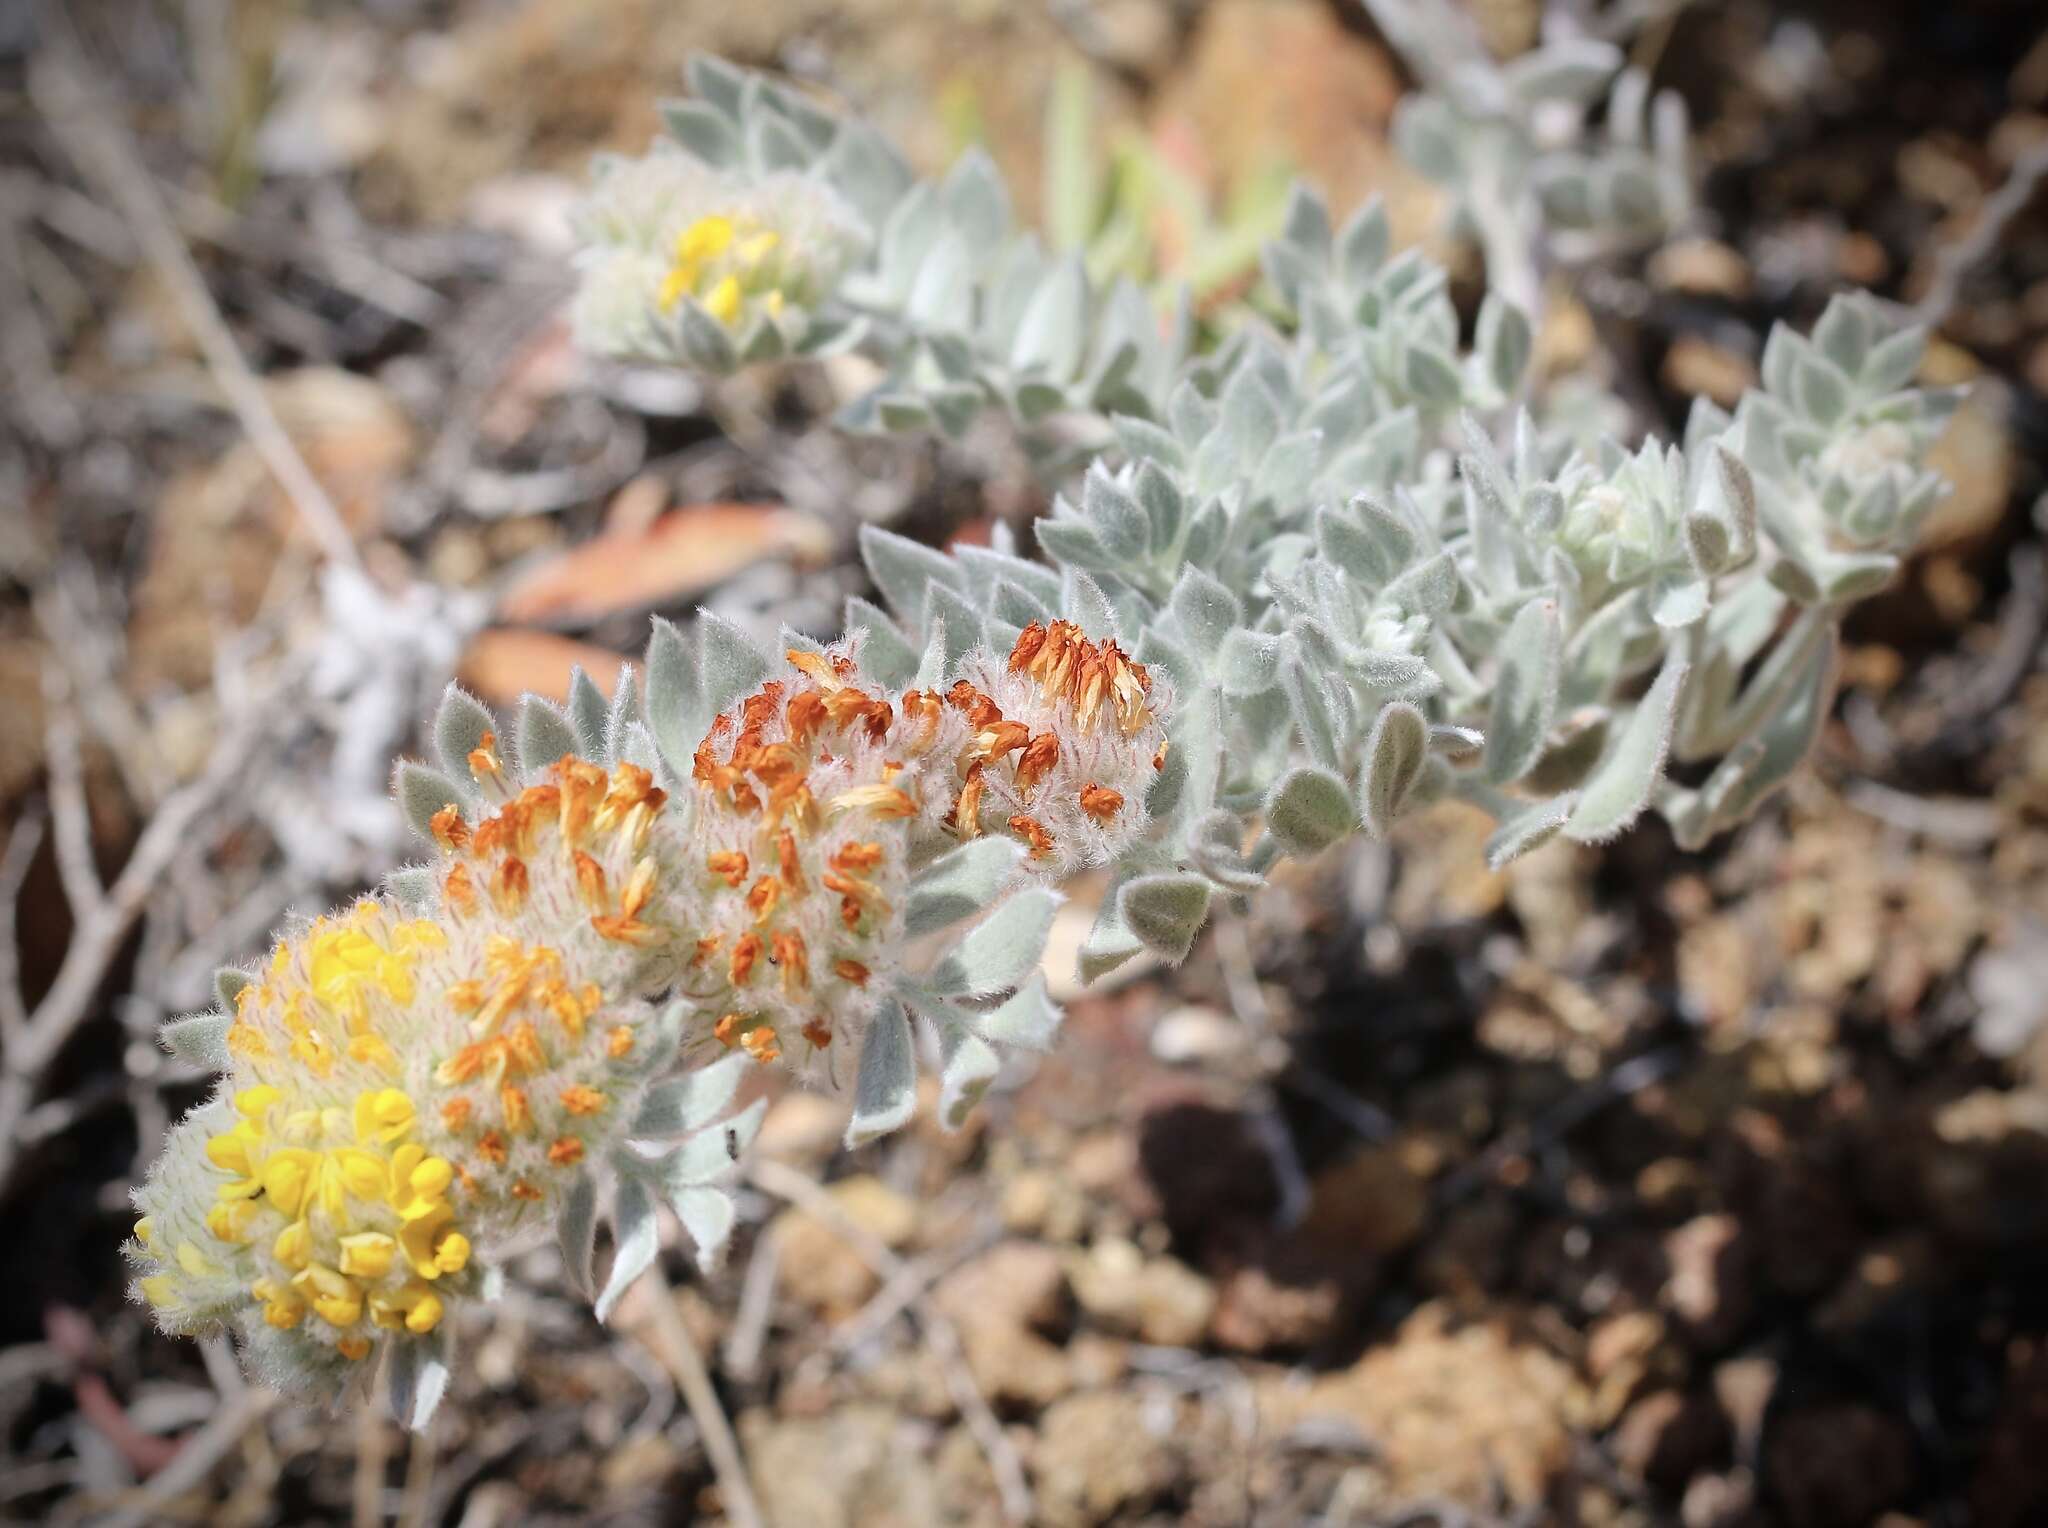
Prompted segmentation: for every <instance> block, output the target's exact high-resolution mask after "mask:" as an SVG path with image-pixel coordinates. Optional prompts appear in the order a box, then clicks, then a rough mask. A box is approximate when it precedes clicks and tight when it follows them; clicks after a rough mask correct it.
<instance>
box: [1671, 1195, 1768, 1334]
mask: <svg viewBox="0 0 2048 1528" xmlns="http://www.w3.org/2000/svg"><path fill="white" fill-rule="evenodd" d="M1664 1256H1665V1259H1666V1261H1667V1262H1668V1264H1669V1265H1670V1269H1671V1273H1670V1276H1669V1277H1668V1278H1667V1279H1666V1280H1665V1283H1664V1290H1663V1297H1662V1298H1663V1303H1664V1306H1665V1308H1666V1309H1667V1310H1669V1311H1670V1312H1671V1313H1672V1314H1673V1315H1674V1316H1676V1317H1677V1318H1678V1319H1679V1321H1680V1322H1681V1323H1682V1324H1683V1325H1684V1326H1685V1328H1686V1329H1687V1331H1688V1333H1689V1334H1690V1335H1691V1336H1692V1337H1693V1339H1694V1340H1695V1341H1696V1342H1698V1343H1700V1344H1701V1345H1702V1346H1704V1347H1719V1346H1720V1345H1721V1344H1723V1343H1725V1342H1726V1341H1728V1340H1729V1339H1730V1338H1732V1337H1733V1336H1734V1335H1735V1334H1736V1332H1737V1331H1739V1330H1740V1329H1741V1327H1742V1324H1743V1323H1744V1322H1745V1321H1747V1320H1748V1319H1749V1311H1750V1306H1751V1303H1752V1293H1751V1279H1750V1272H1749V1257H1748V1249H1747V1247H1746V1246H1745V1245H1744V1242H1743V1238H1742V1227H1741V1226H1740V1224H1739V1223H1738V1222H1737V1221H1736V1219H1735V1217H1734V1216H1733V1215H1700V1216H1697V1217H1695V1218H1694V1219H1692V1220H1688V1221H1687V1222H1686V1223H1685V1224H1684V1225H1682V1226H1680V1227H1678V1229H1676V1230H1675V1231H1672V1232H1671V1233H1670V1234H1669V1235H1667V1236H1666V1237H1665V1238H1664Z"/></svg>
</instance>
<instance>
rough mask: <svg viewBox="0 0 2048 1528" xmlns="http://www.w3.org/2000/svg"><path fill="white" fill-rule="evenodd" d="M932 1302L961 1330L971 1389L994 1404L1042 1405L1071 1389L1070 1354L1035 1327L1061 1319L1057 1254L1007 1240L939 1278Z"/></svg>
mask: <svg viewBox="0 0 2048 1528" xmlns="http://www.w3.org/2000/svg"><path fill="white" fill-rule="evenodd" d="M932 1300H933V1303H934V1304H936V1305H937V1306H938V1308H939V1309H940V1310H941V1311H942V1312H944V1313H945V1315H946V1316H947V1317H948V1318H949V1319H950V1320H951V1321H952V1322H953V1324H954V1326H955V1327H957V1328H958V1329H959V1332H960V1345H961V1347H962V1348H963V1349H964V1350H965V1352H966V1355H967V1367H968V1368H969V1369H970V1370H971V1371H972V1372H973V1374H974V1380H975V1383H976V1384H978V1385H979V1386H980V1387H981V1389H982V1391H983V1393H985V1394H986V1395H987V1396H988V1397H989V1398H990V1399H991V1400H992V1401H995V1402H996V1403H997V1404H999V1405H1001V1404H1014V1405H1020V1406H1030V1407H1038V1406H1045V1405H1048V1404H1049V1403H1051V1402H1053V1401H1055V1400H1058V1399H1059V1398H1060V1397H1061V1396H1063V1395H1065V1394H1066V1393H1067V1392H1068V1391H1069V1390H1070V1389H1072V1388H1073V1379H1072V1376H1071V1373H1070V1368H1069V1364H1068V1362H1067V1355H1066V1354H1065V1353H1064V1352H1062V1351H1061V1350H1060V1349H1059V1348H1058V1347H1055V1346H1054V1345H1053V1344H1052V1343H1050V1342H1048V1341H1046V1339H1045V1338H1044V1337H1043V1336H1041V1335H1040V1333H1039V1331H1038V1330H1037V1329H1039V1328H1049V1327H1051V1326H1053V1325H1054V1324H1055V1323H1057V1322H1059V1321H1060V1320H1061V1319H1062V1318H1063V1317H1064V1316H1065V1314H1066V1275H1065V1274H1064V1273H1063V1272H1062V1270H1061V1265H1060V1256H1059V1254H1058V1253H1057V1252H1055V1251H1054V1250H1053V1249H1052V1248H1051V1247H1047V1246H1043V1245H1041V1244H1040V1243H1037V1242H1029V1241H1006V1242H999V1243H998V1244H997V1245H995V1246H993V1247H991V1248H989V1250H988V1251H986V1252H984V1253H982V1254H981V1256H979V1257H977V1258H975V1259H973V1260H972V1261H971V1262H968V1263H964V1264H962V1265H961V1266H960V1267H958V1268H956V1269H954V1270H953V1271H952V1272H951V1273H949V1274H947V1275H946V1277H945V1278H943V1279H941V1280H940V1281H939V1283H938V1285H937V1287H935V1288H934V1289H933V1291H932Z"/></svg>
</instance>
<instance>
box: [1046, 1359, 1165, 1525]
mask: <svg viewBox="0 0 2048 1528" xmlns="http://www.w3.org/2000/svg"><path fill="white" fill-rule="evenodd" d="M1149 1413H1150V1408H1148V1407H1147V1406H1146V1405H1145V1404H1144V1403H1143V1402H1142V1401H1141V1400H1140V1399H1139V1398H1138V1397H1137V1396H1135V1395H1130V1394H1126V1393H1123V1392H1118V1391H1110V1390H1099V1391H1090V1392H1088V1393H1086V1394H1082V1395H1070V1396H1068V1397H1067V1398H1066V1399H1065V1400H1063V1401H1061V1402H1059V1403H1058V1404H1057V1405H1055V1406H1054V1407H1053V1408H1052V1409H1051V1410H1050V1411H1048V1412H1046V1414H1045V1420H1044V1423H1043V1424H1042V1425H1041V1427H1040V1428H1039V1433H1038V1447H1037V1451H1036V1455H1035V1457H1034V1459H1033V1474H1034V1476H1035V1477H1036V1483H1037V1488H1038V1511H1039V1520H1040V1521H1041V1522H1043V1523H1045V1524H1046V1525H1047V1528H1089V1525H1092V1524H1096V1523H1103V1522H1107V1521H1109V1519H1110V1518H1111V1517H1113V1516H1115V1515H1117V1514H1118V1513H1121V1512H1124V1511H1127V1510H1133V1509H1138V1508H1142V1507H1145V1506H1148V1505H1150V1504H1151V1503H1152V1502H1153V1501H1155V1500H1156V1499H1157V1498H1158V1497H1160V1496H1162V1495H1163V1494H1164V1493H1165V1492H1166V1491H1167V1490H1168V1489H1169V1488H1170V1487H1171V1486H1172V1485H1173V1482H1174V1477H1175V1475H1176V1473H1177V1471H1176V1467H1175V1465H1176V1461H1175V1458H1174V1453H1173V1450H1172V1448H1171V1447H1170V1446H1169V1445H1168V1443H1167V1440H1166V1439H1165V1438H1164V1437H1163V1436H1161V1433H1160V1432H1159V1431H1157V1430H1155V1425H1156V1423H1157V1422H1158V1421H1159V1420H1160V1419H1158V1418H1155V1417H1153V1416H1151V1415H1150V1414H1149Z"/></svg>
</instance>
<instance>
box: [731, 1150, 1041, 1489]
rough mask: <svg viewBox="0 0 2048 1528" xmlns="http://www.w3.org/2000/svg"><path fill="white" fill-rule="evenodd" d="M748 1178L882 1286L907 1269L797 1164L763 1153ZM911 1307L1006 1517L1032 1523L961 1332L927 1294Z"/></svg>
mask: <svg viewBox="0 0 2048 1528" xmlns="http://www.w3.org/2000/svg"><path fill="white" fill-rule="evenodd" d="M747 1176H748V1178H749V1179H750V1180H751V1181H752V1182H753V1183H754V1185H755V1186H756V1187H757V1188H759V1189H760V1190H761V1191H762V1192H763V1193H768V1194H773V1195H774V1196H775V1197H776V1198H778V1199H786V1200H788V1201H789V1202H790V1203H791V1204H793V1205H795V1206H796V1207H797V1208H799V1209H801V1210H802V1211H804V1213H806V1214H807V1215H810V1216H811V1217H812V1218H813V1219H815V1220H817V1221H818V1222H819V1223H820V1224H821V1225H823V1226H824V1227H825V1229H827V1230H828V1231H830V1232H831V1233H832V1234H833V1235H834V1236H836V1237H838V1238H839V1240H841V1241H842V1242H844V1243H845V1244H846V1245H847V1246H848V1247H849V1248H851V1249H852V1250H853V1252H854V1253H855V1255H856V1256H858V1257H859V1258H860V1260H861V1261H862V1262H864V1263H866V1264H867V1265H868V1268H869V1269H870V1270H871V1271H872V1272H873V1273H874V1275H875V1276H876V1277H877V1278H879V1279H881V1280H882V1281H883V1282H884V1283H885V1284H887V1283H889V1282H890V1281H892V1280H895V1279H897V1278H898V1277H900V1276H902V1275H904V1273H905V1271H906V1269H908V1268H909V1263H908V1262H907V1260H905V1259H903V1258H900V1257H898V1256H897V1255H896V1254H895V1253H894V1252H893V1251H891V1250H890V1249H889V1248H888V1247H887V1246H886V1245H884V1244H883V1243H882V1242H881V1240H879V1239H878V1238H877V1237H876V1236H874V1235H873V1234H872V1233H871V1232H869V1231H868V1230H867V1229H866V1228H864V1227H863V1226H861V1225H859V1224H858V1223H857V1222H855V1221H854V1220H853V1218H852V1217H851V1216H849V1215H848V1214H847V1213H846V1212H845V1211H844V1210H842V1209H841V1208H840V1207H839V1206H838V1204H837V1203H835V1202H834V1201H833V1198H832V1196H831V1195H830V1194H828V1193H826V1192H825V1190H824V1189H823V1188H822V1187H820V1186H819V1185H818V1184H817V1183H816V1182H815V1181H813V1180H812V1179H810V1178H808V1177H806V1176H804V1174H802V1173H800V1172H798V1171H797V1170H796V1169H795V1168H793V1167H790V1166H787V1165H786V1164H784V1163H781V1162H778V1161H776V1160H775V1159H774V1158H772V1157H762V1158H759V1159H758V1160H756V1161H755V1162H754V1163H753V1164H752V1165H751V1166H750V1167H749V1168H748V1169H747ZM910 1308H911V1309H912V1310H914V1311H915V1312H916V1313H917V1320H918V1324H919V1325H920V1326H921V1327H922V1328H923V1329H924V1335H925V1341H926V1343H927V1345H928V1346H929V1347H930V1349H931V1352H932V1356H933V1357H934V1358H936V1359H938V1361H939V1365H940V1367H941V1369H943V1370H944V1372H945V1375H946V1388H947V1390H948V1391H949V1392H950V1393H951V1394H952V1397H953V1404H954V1405H956V1406H958V1407H959V1408H960V1416H961V1419H962V1420H963V1421H964V1422H966V1424H967V1430H968V1431H969V1432H970V1433H972V1434H973V1436H974V1441H975V1442H976V1443H977V1444H978V1445H980V1448H981V1452H982V1455H983V1457H985V1458H986V1459H987V1460H988V1466H989V1470H990V1472H991V1473H992V1474H993V1475H994V1476H995V1479H996V1490H997V1491H998V1492H999V1493H1000V1494H1001V1496H1002V1502H1003V1514H1004V1516H1005V1517H1006V1518H1008V1519H1009V1521H1011V1522H1013V1523H1028V1522H1030V1521H1031V1518H1032V1501H1031V1486H1030V1482H1029V1481H1028V1480H1026V1478H1025V1475H1024V1461H1023V1460H1022V1459H1020V1458H1018V1456H1017V1450H1016V1449H1015V1447H1013V1446H1012V1445H1011V1443H1010V1439H1009V1435H1008V1434H1006V1433H1005V1432H1004V1431H1003V1425H1002V1423H1001V1422H999V1421H998V1420H997V1419H996V1414H995V1412H994V1411H992V1410H990V1408H989V1404H988V1398H987V1397H986V1396H984V1395H983V1394H982V1393H981V1387H980V1386H979V1385H977V1384H976V1383H975V1380H974V1373H973V1371H972V1370H970V1369H969V1368H968V1367H967V1358H966V1354H965V1352H964V1351H963V1350H962V1348H961V1344H960V1334H959V1332H958V1331H957V1330H956V1329H955V1328H954V1326H953V1323H952V1322H951V1321H950V1320H948V1319H947V1317H946V1315H945V1314H944V1312H942V1311H940V1310H939V1308H938V1307H937V1305H935V1304H934V1303H933V1302H932V1300H931V1299H930V1297H929V1296H928V1295H924V1294H918V1295H917V1296H916V1297H915V1298H914V1299H913V1300H912V1301H911V1307H910Z"/></svg>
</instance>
